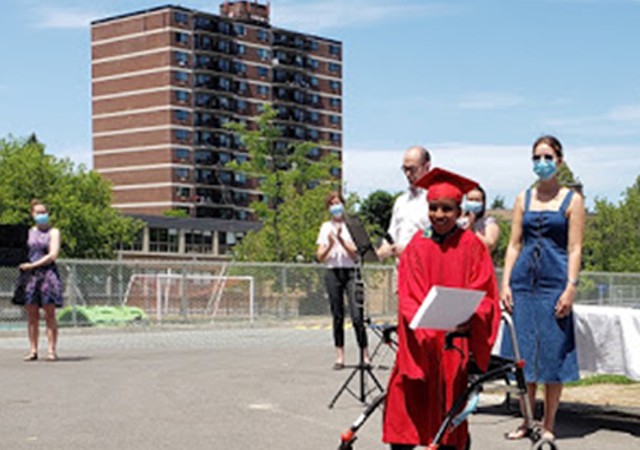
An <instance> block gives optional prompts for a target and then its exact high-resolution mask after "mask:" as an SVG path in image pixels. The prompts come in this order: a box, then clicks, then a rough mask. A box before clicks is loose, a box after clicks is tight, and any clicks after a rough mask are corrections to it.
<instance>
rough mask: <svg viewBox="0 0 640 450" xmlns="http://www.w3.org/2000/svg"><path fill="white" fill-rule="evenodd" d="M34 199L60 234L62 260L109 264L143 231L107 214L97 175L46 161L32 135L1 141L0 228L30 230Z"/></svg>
mask: <svg viewBox="0 0 640 450" xmlns="http://www.w3.org/2000/svg"><path fill="white" fill-rule="evenodd" d="M33 198H38V199H40V200H41V201H43V202H44V203H45V204H46V205H47V207H48V208H49V213H50V215H51V220H52V223H53V224H54V226H56V227H57V228H59V229H60V233H61V235H62V244H61V255H62V256H63V257H71V258H111V257H113V256H114V255H115V248H116V245H117V244H120V243H122V244H130V243H131V242H132V241H133V239H134V237H135V235H136V233H137V232H138V230H140V229H141V228H142V226H143V224H142V223H141V222H139V221H135V220H133V219H131V218H127V217H124V216H122V215H121V214H120V213H119V212H117V211H116V210H115V209H113V208H111V188H110V186H109V184H108V183H107V182H106V181H104V180H103V179H102V177H101V176H100V175H99V174H98V173H96V172H92V171H87V170H86V168H85V167H84V166H82V165H80V166H79V167H75V166H74V164H73V163H72V162H71V161H70V160H69V159H66V158H65V159H58V158H55V157H54V156H52V155H47V154H46V153H45V147H44V145H43V144H41V143H40V142H38V141H37V139H36V138H35V135H32V136H31V137H29V138H28V139H22V140H20V139H15V138H12V137H9V138H7V139H0V222H1V223H8V224H18V223H23V224H31V223H32V219H31V213H30V205H29V203H30V201H31V199H33Z"/></svg>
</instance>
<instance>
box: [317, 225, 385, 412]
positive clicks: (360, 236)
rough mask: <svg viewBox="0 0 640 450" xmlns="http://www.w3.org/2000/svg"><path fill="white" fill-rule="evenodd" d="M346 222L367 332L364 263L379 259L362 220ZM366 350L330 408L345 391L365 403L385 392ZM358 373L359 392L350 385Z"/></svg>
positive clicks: (358, 295)
mask: <svg viewBox="0 0 640 450" xmlns="http://www.w3.org/2000/svg"><path fill="white" fill-rule="evenodd" d="M345 224H346V225H347V229H348V230H349V234H351V237H352V238H353V240H354V242H355V244H356V248H357V256H356V265H355V287H354V293H353V295H354V296H355V302H356V306H357V307H358V308H361V310H362V317H363V321H362V326H363V328H364V330H363V332H364V333H366V332H367V325H368V324H369V323H371V319H370V318H369V317H365V305H366V298H365V284H364V276H363V268H362V266H363V263H364V259H365V258H369V259H373V258H375V260H377V257H376V256H375V251H374V250H373V246H372V245H371V241H370V240H369V236H367V233H366V231H365V230H364V227H363V226H362V224H361V223H360V221H359V220H358V219H357V218H356V217H346V218H345ZM371 252H373V256H371ZM364 350H365V349H363V348H361V349H360V359H359V362H358V364H357V365H355V366H348V367H351V368H352V369H353V370H352V371H351V374H350V375H349V376H348V377H347V379H346V380H345V382H344V383H343V384H342V386H341V387H340V389H338V392H337V393H336V394H335V396H334V397H333V399H332V400H331V403H329V409H331V408H333V406H334V405H335V403H336V402H337V401H338V398H339V397H340V396H341V395H342V393H343V392H345V391H347V392H349V393H350V394H351V395H352V396H353V397H354V398H356V399H357V400H359V401H360V402H361V403H363V404H367V396H368V395H369V394H371V393H372V392H374V391H375V390H376V389H378V390H379V391H380V392H384V388H383V387H382V385H381V384H380V382H379V381H378V379H377V378H376V376H375V375H374V373H373V366H372V365H371V362H369V364H365V362H364ZM356 375H357V376H358V380H359V381H360V386H359V389H358V392H355V391H354V390H352V389H351V388H350V387H349V384H350V383H351V380H353V379H354V378H355V377H356ZM368 378H370V379H371V380H372V381H373V383H374V386H372V387H371V388H368V386H367V380H368Z"/></svg>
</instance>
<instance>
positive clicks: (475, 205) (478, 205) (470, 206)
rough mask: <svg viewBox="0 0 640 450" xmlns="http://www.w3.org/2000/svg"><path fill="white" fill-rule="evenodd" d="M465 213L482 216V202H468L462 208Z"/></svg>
mask: <svg viewBox="0 0 640 450" xmlns="http://www.w3.org/2000/svg"><path fill="white" fill-rule="evenodd" d="M462 209H463V210H464V212H468V213H474V214H480V213H481V212H482V209H483V207H482V202H477V201H475V200H467V201H466V202H465V203H464V205H463V206H462Z"/></svg>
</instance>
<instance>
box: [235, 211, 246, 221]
mask: <svg viewBox="0 0 640 450" xmlns="http://www.w3.org/2000/svg"><path fill="white" fill-rule="evenodd" d="M236 219H238V220H249V213H248V212H247V211H236Z"/></svg>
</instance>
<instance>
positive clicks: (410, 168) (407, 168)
mask: <svg viewBox="0 0 640 450" xmlns="http://www.w3.org/2000/svg"><path fill="white" fill-rule="evenodd" d="M418 169H419V167H417V166H400V170H402V171H403V172H409V173H413V172H415V171H416V170H418Z"/></svg>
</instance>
